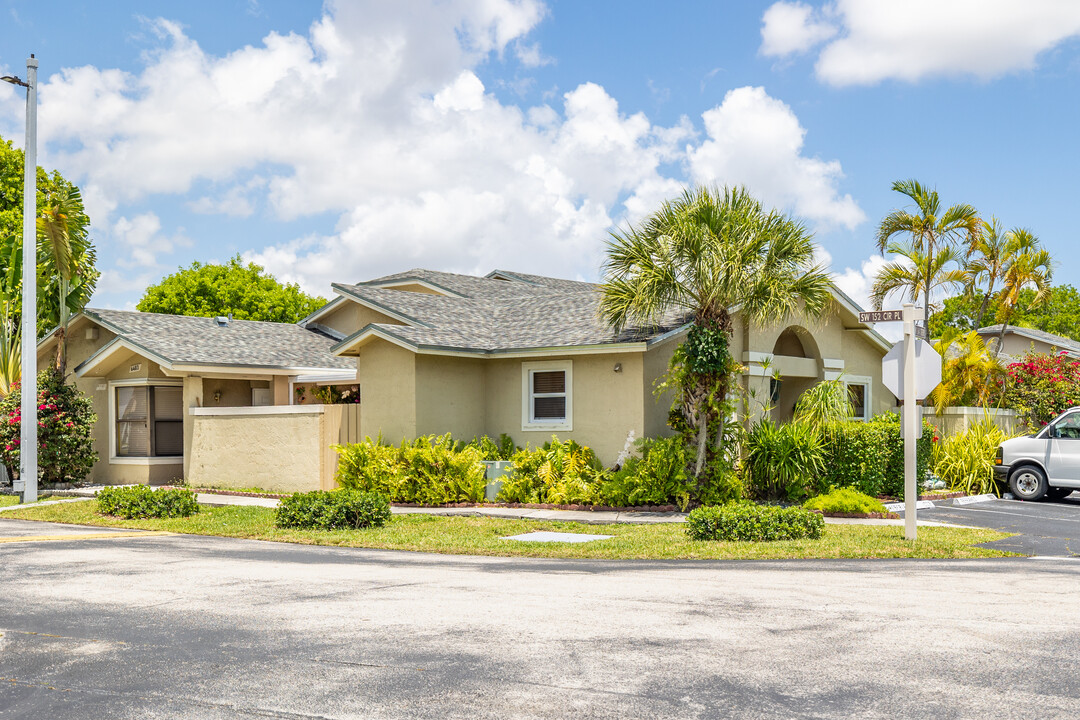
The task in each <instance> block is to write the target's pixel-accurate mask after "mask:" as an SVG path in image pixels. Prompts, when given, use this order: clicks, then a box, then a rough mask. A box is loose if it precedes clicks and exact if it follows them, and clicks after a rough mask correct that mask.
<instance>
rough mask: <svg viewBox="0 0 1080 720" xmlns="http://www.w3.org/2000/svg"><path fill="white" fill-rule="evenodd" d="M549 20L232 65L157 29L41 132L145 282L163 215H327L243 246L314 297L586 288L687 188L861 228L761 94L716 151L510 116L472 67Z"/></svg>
mask: <svg viewBox="0 0 1080 720" xmlns="http://www.w3.org/2000/svg"><path fill="white" fill-rule="evenodd" d="M406 5H407V6H408V7H406V8H405V9H403V6H406ZM545 12H546V11H545V8H544V6H543V5H542V4H541V3H539V2H538V1H537V0H440V1H439V2H423V1H422V0H415V1H414V2H411V3H407V4H406V3H385V2H381V1H380V0H369V1H367V2H349V3H343V2H342V3H335V2H330V3H328V5H327V6H326V10H325V11H324V14H323V16H322V17H320V18H319V19H318V20H317V21H316V22H315V23H314V24H313V25H312V26H311V28H310V30H309V31H308V33H307V34H305V35H299V34H288V35H282V34H277V33H271V34H270V35H268V36H267V37H266V38H264V40H263V41H262V43H261V44H260V45H257V46H247V47H243V48H240V49H237V50H235V51H233V52H231V53H228V54H226V55H224V56H215V55H212V54H209V53H207V52H206V51H204V50H203V49H202V48H201V47H200V46H199V44H198V43H197V42H196V41H195V40H194V39H193V38H191V37H189V36H187V35H186V34H185V32H184V31H183V29H182V28H180V27H179V26H178V25H176V24H175V23H172V22H169V21H165V20H159V21H155V23H154V25H153V27H154V28H155V29H156V31H157V32H158V33H159V34H160V36H161V38H162V39H161V41H160V42H159V45H158V47H157V49H156V50H155V51H153V52H151V53H149V54H148V55H147V61H146V65H145V67H144V68H143V69H142V70H141V71H139V72H137V73H129V72H122V71H118V70H110V69H98V68H94V67H82V68H69V69H65V70H63V71H62V72H60V73H58V74H55V75H53V76H51V77H50V78H49V79H48V81H47V82H46V83H45V84H44V85H43V87H42V91H41V99H42V102H41V111H40V117H41V134H42V138H43V139H44V140H45V141H46V142H47V143H48V147H49V148H50V152H51V156H50V161H51V163H50V164H53V165H55V166H57V167H61V168H63V170H64V172H65V174H66V175H67V176H68V177H71V178H72V179H74V180H76V181H78V182H80V183H81V184H82V186H83V188H84V194H85V196H86V198H87V202H88V206H90V205H92V208H91V209H92V210H93V212H94V215H93V218H94V222H95V225H96V226H99V225H100V226H101V227H102V228H105V229H106V232H105V233H104V235H103V237H104V238H105V240H106V241H107V242H108V243H109V245H108V247H107V248H103V253H102V256H103V259H104V258H105V257H106V256H108V255H110V254H111V255H112V256H113V257H116V258H119V259H118V260H115V262H116V263H117V265H118V266H121V267H127V268H136V267H150V266H153V265H154V264H156V263H159V262H160V259H161V256H162V255H163V254H166V253H168V252H171V251H172V249H173V248H174V247H175V246H176V245H177V244H178V239H177V237H176V236H175V233H174V235H173V236H172V237H170V236H169V234H168V233H167V232H164V231H163V229H162V228H161V224H160V219H159V218H158V216H157V215H155V214H154V213H146V212H144V210H145V207H144V205H145V204H146V203H147V202H149V201H150V200H151V199H152V198H154V197H156V196H180V197H181V198H182V199H183V202H186V203H187V207H188V209H189V210H192V211H194V212H199V213H223V214H230V215H235V216H241V217H242V216H248V215H250V214H252V213H253V212H255V209H256V208H258V209H259V212H260V214H261V215H262V216H263V217H265V218H266V219H269V220H272V219H274V218H277V219H279V220H282V221H295V220H298V219H300V220H302V219H304V218H314V217H316V216H323V215H324V214H329V216H330V217H332V218H335V219H336V223H335V224H334V225H333V227H332V229H331V230H329V231H327V230H325V226H321V227H323V231H321V232H320V233H308V234H304V235H302V236H300V237H296V238H294V239H292V240H290V241H285V242H275V243H274V244H272V245H269V246H267V245H266V244H265V243H264V242H262V241H261V239H260V238H250V239H248V240H247V241H246V247H245V245H244V242H245V241H244V240H241V241H240V244H241V249H242V250H245V251H246V252H244V255H245V257H246V258H247V259H250V260H254V261H256V262H259V263H261V264H263V265H265V266H266V267H267V269H269V270H270V271H271V272H273V273H275V274H276V275H278V276H279V277H281V278H282V279H284V280H288V281H294V282H299V283H300V284H301V285H303V286H304V287H305V289H308V290H310V291H315V292H319V293H322V294H325V293H326V292H327V286H328V284H329V283H330V282H332V281H347V282H352V281H358V280H362V279H367V278H372V277H375V276H378V275H380V274H385V273H390V272H396V271H400V270H402V269H405V268H408V267H411V266H417V265H421V266H427V267H432V268H439V269H444V270H450V271H458V272H486V271H489V270H491V269H492V268H494V267H500V266H501V267H507V268H517V269H520V270H523V271H529V272H537V273H550V274H555V275H560V276H577V277H585V278H589V279H592V278H594V277H595V276H596V273H597V270H598V268H599V265H600V261H601V256H602V252H603V244H604V239H605V237H606V234H607V230H608V229H609V228H610V227H611V226H612V225H613V224H617V223H620V222H625V221H633V220H636V219H639V218H640V217H642V216H643V215H645V214H646V213H648V212H650V211H651V210H653V209H655V208H656V206H657V205H658V204H659V203H660V202H661V201H662V200H663V199H665V198H669V197H672V196H674V195H677V194H678V192H679V191H680V190H681V187H682V183H683V180H684V178H682V177H676V176H673V175H672V172H675V171H677V170H678V169H679V168H684V169H685V170H686V171H687V172H688V173H689V179H690V180H692V181H694V182H727V183H745V184H747V185H749V186H750V187H751V188H752V189H753V190H754V191H755V192H757V193H759V194H760V195H761V196H762V198H763V199H764V200H766V201H767V202H769V203H770V204H773V205H778V206H783V207H785V208H786V209H790V210H793V211H794V212H796V213H798V214H800V215H803V216H804V217H806V218H808V219H809V220H811V221H813V222H814V223H816V224H820V225H842V226H845V227H851V226H853V225H855V224H857V223H859V222H861V221H862V220H863V214H862V211H861V210H860V209H859V207H858V205H857V204H856V203H855V202H854V200H852V198H851V197H850V196H848V195H844V194H842V193H840V191H839V187H840V181H841V178H842V172H841V168H840V164H839V163H838V162H837V161H835V160H821V159H818V158H812V157H807V156H805V155H804V154H803V137H804V135H805V132H806V131H805V130H804V129H803V128H802V127H801V125H800V124H799V121H798V119H797V118H796V117H795V115H794V113H793V112H792V111H791V109H790V108H789V107H788V106H787V105H785V104H784V103H782V102H781V101H779V100H776V99H774V98H772V97H770V96H769V95H768V94H767V93H766V92H765V90H764V89H762V88H740V89H737V90H733V91H731V92H730V93H728V95H727V97H725V99H724V102H723V103H722V104H721V105H720V106H718V107H716V108H713V109H711V110H708V111H707V112H705V113H704V115H703V116H702V120H703V122H704V130H705V133H704V135H702V134H701V133H700V131H699V130H698V129H697V128H696V127H695V123H694V121H693V120H691V119H690V118H682V119H680V120H679V121H678V122H676V123H675V124H674V125H671V126H659V125H655V124H653V123H652V122H651V121H650V120H649V118H648V117H647V116H646V115H645V114H643V113H640V112H639V113H627V112H625V111H624V110H623V109H621V108H620V106H619V103H618V101H617V100H616V98H614V97H612V96H611V95H610V94H609V93H608V92H607V91H606V90H605V89H604V88H603V87H601V86H599V85H596V84H594V83H588V82H586V83H583V84H581V85H579V86H578V87H576V88H574V89H572V90H570V91H569V92H565V93H562V94H560V95H556V96H553V97H551V98H550V99H545V101H544V102H545V103H546V104H539V105H534V106H531V107H521V106H518V105H514V104H509V103H504V102H502V101H500V100H499V99H498V98H496V97H495V96H494V95H493V94H492V93H490V92H489V90H488V88H486V87H485V86H484V83H483V81H481V79H480V77H479V76H478V72H477V68H478V66H479V65H480V64H481V63H482V62H486V61H490V60H491V59H492V58H495V57H500V56H502V55H503V54H504V53H505V52H506V51H508V50H509V51H511V52H513V53H515V54H517V55H518V56H519V57H520V56H521V55H522V54H523V53H524V55H525V58H528V57H531V56H530V53H531V50H528V49H527V48H535V45H528V43H527V38H528V35H529V33H530V31H531V30H532V29H533V28H534V27H535V26H536V25H537V23H538V22H540V20H541V19H542V18H543V17H544V14H545ZM536 50H537V53H538V52H539V50H538V48H537V49H536ZM522 62H523V63H524V64H528V62H529V60H527V59H523V60H522ZM2 102H3V98H2V97H0V103H2ZM87 108H94V112H92V113H88V112H87V111H86V109H87ZM673 168H675V169H676V170H672V169H673ZM253 177H254V178H255V179H254V180H253V179H252V178H253ZM206 186H209V187H211V188H212V189H213V192H211V193H208V192H205V191H201V190H200V192H199V195H198V196H197V197H191V196H190V194H191V193H192V190H193V188H195V187H199V188H202V187H206ZM136 207H138V208H139V209H138V210H136V209H132V208H136ZM106 250H107V251H108V252H106ZM132 272H134V270H132Z"/></svg>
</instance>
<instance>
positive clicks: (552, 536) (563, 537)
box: [503, 531, 614, 543]
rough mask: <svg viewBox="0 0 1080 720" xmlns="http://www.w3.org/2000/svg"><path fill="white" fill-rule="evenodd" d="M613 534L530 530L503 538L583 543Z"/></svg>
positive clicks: (603, 538) (604, 538)
mask: <svg viewBox="0 0 1080 720" xmlns="http://www.w3.org/2000/svg"><path fill="white" fill-rule="evenodd" d="M609 537H614V535H585V534H583V533H561V532H549V531H541V532H531V533H525V534H524V535H511V536H509V537H504V538H503V540H525V541H527V542H566V543H583V542H592V541H593V540H606V539H607V538H609Z"/></svg>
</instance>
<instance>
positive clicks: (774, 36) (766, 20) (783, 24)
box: [761, 2, 836, 57]
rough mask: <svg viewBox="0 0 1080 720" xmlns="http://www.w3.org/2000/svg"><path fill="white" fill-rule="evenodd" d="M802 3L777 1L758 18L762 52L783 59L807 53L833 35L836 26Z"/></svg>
mask: <svg viewBox="0 0 1080 720" xmlns="http://www.w3.org/2000/svg"><path fill="white" fill-rule="evenodd" d="M818 15H819V13H818V12H817V11H815V10H814V8H812V7H810V6H809V5H804V4H803V3H801V2H778V3H775V4H773V5H771V6H770V7H769V9H768V10H766V11H765V14H764V15H763V16H762V18H761V53H762V54H763V55H771V56H780V57H782V56H784V55H790V54H792V53H802V52H806V51H807V50H809V49H810V48H812V47H814V46H815V45H818V44H820V43H821V42H823V41H825V40H828V39H829V38H831V37H832V36H833V35H835V34H836V26H835V25H833V24H832V23H830V22H829V21H827V20H824V19H820V18H819V17H818Z"/></svg>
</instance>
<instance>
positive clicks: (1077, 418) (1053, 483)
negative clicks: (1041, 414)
mask: <svg viewBox="0 0 1080 720" xmlns="http://www.w3.org/2000/svg"><path fill="white" fill-rule="evenodd" d="M994 474H995V476H996V477H997V478H998V479H999V480H1007V481H1008V483H1009V489H1010V490H1011V491H1012V493H1013V495H1015V496H1016V497H1017V498H1019V499H1020V500H1041V499H1043V498H1044V497H1049V498H1050V499H1052V500H1057V499H1060V498H1063V497H1065V496H1066V495H1068V494H1069V493H1071V492H1072V491H1073V490H1080V407H1073V408H1069V409H1068V410H1066V411H1065V412H1063V413H1061V414H1060V415H1058V416H1057V417H1056V418H1054V419H1053V420H1052V421H1051V422H1049V423H1048V424H1047V425H1046V427H1044V428H1043V429H1042V430H1040V431H1039V432H1038V433H1036V434H1034V435H1028V436H1026V437H1018V438H1013V439H1011V440H1006V441H1005V442H1003V443H1001V445H999V446H998V449H997V457H996V458H995V459H994Z"/></svg>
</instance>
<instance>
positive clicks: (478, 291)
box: [334, 269, 689, 352]
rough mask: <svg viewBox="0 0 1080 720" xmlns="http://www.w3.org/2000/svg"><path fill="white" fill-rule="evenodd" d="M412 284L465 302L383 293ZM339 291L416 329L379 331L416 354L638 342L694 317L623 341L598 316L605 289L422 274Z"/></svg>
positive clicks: (517, 278)
mask: <svg viewBox="0 0 1080 720" xmlns="http://www.w3.org/2000/svg"><path fill="white" fill-rule="evenodd" d="M407 280H423V281H424V282H426V283H429V284H430V285H433V286H436V287H440V288H445V289H447V290H450V291H451V292H454V293H456V294H458V295H460V296H461V297H446V296H439V295H429V294H425V293H413V292H402V291H400V290H392V289H388V288H382V287H378V286H379V285H383V284H388V283H392V282H402V281H407ZM334 289H335V290H337V291H338V292H339V293H341V294H343V295H345V296H346V297H349V298H352V299H354V300H357V301H359V302H362V303H364V304H367V305H370V306H372V307H374V308H376V309H381V310H383V311H390V312H391V314H397V315H398V316H401V317H403V318H405V319H407V320H409V321H411V322H412V325H393V324H377V325H376V327H377V328H378V329H380V330H381V331H383V332H386V333H389V334H391V335H393V336H395V337H397V338H399V339H401V340H404V341H406V342H408V343H410V344H412V345H414V346H420V347H429V348H442V349H455V350H466V351H473V352H500V351H507V350H513V349H525V348H551V347H574V346H580V345H605V344H612V343H623V342H638V341H643V340H649V339H651V338H654V337H657V336H659V335H662V334H664V333H666V332H669V331H671V330H674V329H676V328H678V327H681V326H682V325H684V324H685V323H686V322H688V321H689V316H688V314H686V313H682V312H673V313H669V314H668V315H667V316H665V317H664V318H662V319H661V320H660V322H659V323H658V324H657V325H656V326H655V327H648V328H641V327H635V328H626V329H624V330H622V331H620V332H618V333H616V332H614V331H613V330H612V329H611V328H609V327H608V326H607V325H605V324H604V323H603V322H602V321H601V320H600V319H599V317H598V315H597V310H598V308H599V304H600V286H599V285H596V284H594V283H586V282H579V281H575V280H560V279H557V278H547V277H542V276H539V275H530V274H526V273H511V272H506V271H495V272H493V273H491V275H489V276H488V277H483V278H481V277H475V276H472V275H456V274H453V273H442V272H436V271H433V270H422V269H415V270H408V271H406V272H403V273H397V274H395V275H388V276H386V277H382V278H378V279H376V280H371V281H368V282H365V283H360V284H357V285H334ZM348 342H349V339H346V340H345V341H343V344H348Z"/></svg>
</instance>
